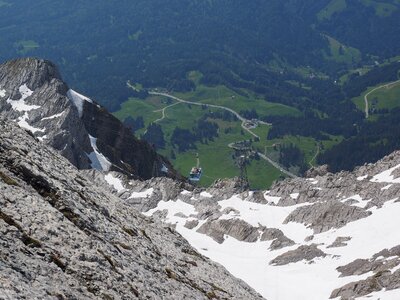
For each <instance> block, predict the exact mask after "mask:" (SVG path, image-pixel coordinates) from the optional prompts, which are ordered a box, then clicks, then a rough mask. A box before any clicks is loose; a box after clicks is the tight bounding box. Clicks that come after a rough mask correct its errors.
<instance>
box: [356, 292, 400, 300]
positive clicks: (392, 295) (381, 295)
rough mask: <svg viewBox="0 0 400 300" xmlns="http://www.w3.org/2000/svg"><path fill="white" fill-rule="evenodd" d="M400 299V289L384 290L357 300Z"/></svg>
mask: <svg viewBox="0 0 400 300" xmlns="http://www.w3.org/2000/svg"><path fill="white" fill-rule="evenodd" d="M398 299H400V289H396V290H386V289H382V290H381V291H379V292H375V293H371V294H369V295H366V296H363V297H359V298H357V300H398Z"/></svg>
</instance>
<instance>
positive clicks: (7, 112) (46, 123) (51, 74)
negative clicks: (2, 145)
mask: <svg viewBox="0 0 400 300" xmlns="http://www.w3.org/2000/svg"><path fill="white" fill-rule="evenodd" d="M0 114H1V115H3V116H4V117H6V118H8V119H10V120H14V121H15V122H17V123H18V125H19V126H21V127H23V128H25V129H27V130H29V131H30V132H31V133H32V134H33V135H34V136H35V137H37V138H38V139H40V140H41V141H42V142H44V143H45V144H47V145H50V146H52V147H53V148H54V149H56V150H58V151H60V153H61V154H62V155H63V156H64V157H66V158H67V159H68V160H69V161H70V162H71V163H72V164H74V165H75V166H76V167H78V168H79V169H89V168H95V169H99V170H104V171H109V170H118V171H119V172H121V173H124V174H126V175H128V176H130V177H134V178H142V179H149V178H151V177H155V176H169V177H173V178H177V177H179V175H178V174H177V173H176V172H175V171H174V169H173V167H172V166H171V164H170V163H169V162H168V161H167V160H166V159H165V158H163V157H161V156H160V155H158V154H157V153H156V152H155V151H154V149H153V148H152V147H151V146H150V145H149V144H148V143H146V142H143V141H139V140H138V139H136V138H135V137H134V136H133V134H132V133H131V131H130V130H129V129H127V128H125V127H124V126H123V125H122V124H121V122H120V121H119V120H118V119H116V118H115V117H114V116H112V115H111V114H110V113H108V112H107V111H106V110H105V109H104V108H103V107H101V106H100V105H98V104H97V103H96V102H95V101H93V100H91V99H89V98H87V97H85V96H83V95H80V94H79V93H77V92H75V91H74V90H72V89H69V87H68V86H67V84H66V83H65V82H63V81H62V79H61V76H60V74H59V72H58V71H57V68H56V67H55V66H54V65H53V64H52V63H50V62H48V61H45V60H38V59H33V58H26V59H17V60H13V61H9V62H6V63H4V64H2V65H0Z"/></svg>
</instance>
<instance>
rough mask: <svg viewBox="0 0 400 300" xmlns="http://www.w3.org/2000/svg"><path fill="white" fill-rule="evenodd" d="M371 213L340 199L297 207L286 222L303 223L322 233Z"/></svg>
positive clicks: (315, 231)
mask: <svg viewBox="0 0 400 300" xmlns="http://www.w3.org/2000/svg"><path fill="white" fill-rule="evenodd" d="M369 215H371V212H369V211H366V210H364V209H362V208H359V207H355V206H350V205H347V204H343V203H341V202H338V201H327V202H325V203H320V202H319V203H315V204H313V205H309V206H303V207H299V208H297V209H296V210H295V211H294V212H292V213H291V214H290V215H289V216H288V217H287V218H286V220H285V223H289V222H297V223H303V224H306V225H308V226H309V227H310V228H312V229H313V230H314V233H320V232H323V231H327V230H329V229H331V228H340V227H343V226H345V225H346V224H347V223H349V222H352V221H355V220H359V219H361V218H366V217H368V216H369Z"/></svg>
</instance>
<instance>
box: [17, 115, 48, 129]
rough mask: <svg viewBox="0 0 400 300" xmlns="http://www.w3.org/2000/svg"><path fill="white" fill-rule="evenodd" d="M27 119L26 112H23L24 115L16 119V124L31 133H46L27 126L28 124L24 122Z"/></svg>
mask: <svg viewBox="0 0 400 300" xmlns="http://www.w3.org/2000/svg"><path fill="white" fill-rule="evenodd" d="M28 119H29V116H28V112H25V114H24V115H23V116H22V117H20V118H19V119H18V122H17V124H18V125H19V126H20V127H22V128H25V129H28V130H29V131H31V132H32V133H35V132H45V131H46V130H45V129H40V128H36V127H33V126H31V125H29V124H28V122H27V121H26V120H28Z"/></svg>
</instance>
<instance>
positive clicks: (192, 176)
mask: <svg viewBox="0 0 400 300" xmlns="http://www.w3.org/2000/svg"><path fill="white" fill-rule="evenodd" d="M196 159H197V164H196V166H195V167H193V168H192V170H191V171H190V173H189V180H190V181H191V182H199V181H200V179H201V175H203V170H202V169H201V168H200V158H199V154H198V153H197V154H196Z"/></svg>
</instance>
